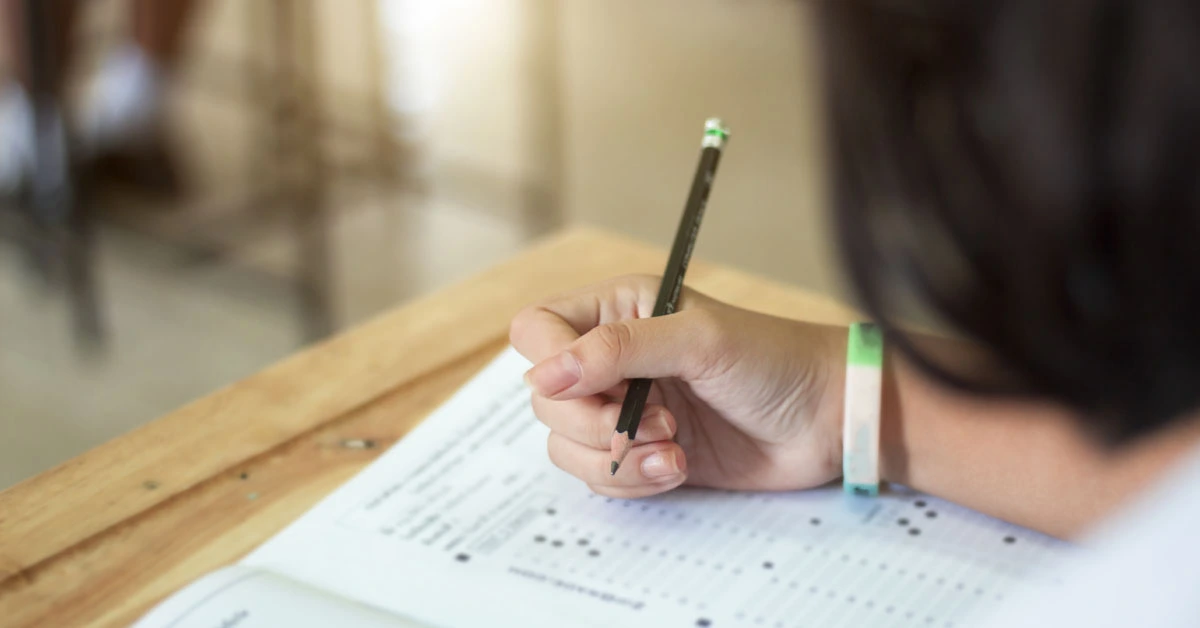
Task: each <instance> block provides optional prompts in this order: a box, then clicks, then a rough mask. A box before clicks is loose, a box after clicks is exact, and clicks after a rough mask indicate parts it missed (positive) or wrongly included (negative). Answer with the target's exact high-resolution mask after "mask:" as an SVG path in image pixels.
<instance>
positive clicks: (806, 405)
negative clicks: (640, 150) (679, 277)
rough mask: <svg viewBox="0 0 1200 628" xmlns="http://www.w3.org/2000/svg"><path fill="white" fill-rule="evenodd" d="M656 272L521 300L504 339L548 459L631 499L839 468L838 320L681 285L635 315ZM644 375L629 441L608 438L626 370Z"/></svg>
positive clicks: (821, 475)
mask: <svg viewBox="0 0 1200 628" xmlns="http://www.w3.org/2000/svg"><path fill="white" fill-rule="evenodd" d="M658 283H659V280H658V278H656V277H642V276H637V277H623V278H619V279H614V280H611V281H608V282H605V283H601V284H598V285H595V286H591V287H588V288H585V289H583V290H580V291H577V292H574V293H570V294H565V295H562V296H559V297H556V298H554V299H550V300H548V301H545V302H543V303H540V304H537V305H533V306H530V307H528V308H526V309H525V310H523V311H522V312H521V313H520V314H518V315H517V317H516V318H515V319H514V320H513V322H512V329H511V333H510V337H511V339H512V343H513V346H515V347H516V348H517V350H518V351H520V352H521V354H522V355H524V356H525V357H526V358H528V359H530V360H531V361H533V362H534V363H535V366H534V367H533V368H532V369H531V370H530V371H529V374H528V376H527V377H528V381H529V383H530V386H531V388H532V389H533V391H534V392H533V408H534V411H535V412H536V414H537V416H538V418H539V419H540V420H541V421H542V422H543V423H545V424H546V425H548V426H549V427H550V429H551V434H550V442H549V451H550V458H551V460H553V461H554V463H555V464H556V465H558V466H559V467H561V468H562V469H564V470H566V471H567V472H569V473H571V474H572V475H574V476H576V477H578V478H580V479H582V480H583V481H584V482H587V484H588V485H589V486H590V487H591V488H592V489H593V490H595V491H596V492H598V493H601V494H604V495H609V496H614V497H643V496H647V495H653V494H655V493H660V492H663V491H667V490H670V489H672V488H675V487H677V486H679V485H681V484H683V483H685V482H686V483H688V484H694V485H700V486H712V487H718V488H729V489H758V490H783V489H799V488H808V487H812V486H816V485H819V484H823V483H825V482H828V481H830V480H833V479H835V478H837V477H839V476H840V475H841V457H842V450H841V441H842V439H841V411H842V398H841V397H842V381H843V379H844V372H845V351H846V340H845V339H846V331H845V329H844V328H838V327H828V326H823V325H815V324H810V323H801V322H797V321H791V320H786V319H781V318H775V317H772V316H766V315H764V314H758V313H755V312H750V311H747V310H742V309H738V308H735V307H732V306H730V305H726V304H724V303H721V302H718V301H715V300H713V299H710V298H708V297H706V296H704V295H701V294H698V293H696V292H692V291H688V290H686V289H685V290H684V293H683V295H682V296H681V299H680V306H679V311H677V312H676V313H675V314H672V315H670V316H663V317H658V318H648V317H649V316H650V312H651V310H653V308H654V300H655V297H656V296H657V292H658ZM637 377H649V378H654V379H655V382H654V386H653V388H652V389H651V393H650V399H649V401H648V403H647V404H646V411H645V414H644V415H643V417H642V422H641V425H640V427H639V428H638V432H637V439H636V443H635V445H636V446H635V447H634V448H633V450H632V451H631V452H630V453H629V456H628V457H627V458H626V459H625V462H624V463H623V464H622V465H621V468H620V469H619V470H618V471H617V473H616V475H615V476H611V475H609V462H610V453H609V444H610V439H611V437H612V431H613V427H614V426H615V425H616V422H617V415H618V414H619V413H620V409H621V401H622V399H623V398H624V388H625V382H626V380H628V379H633V378H637Z"/></svg>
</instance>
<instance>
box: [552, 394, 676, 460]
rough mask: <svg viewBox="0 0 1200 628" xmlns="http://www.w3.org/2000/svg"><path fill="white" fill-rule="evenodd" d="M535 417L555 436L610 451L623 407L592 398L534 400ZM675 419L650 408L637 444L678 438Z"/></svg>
mask: <svg viewBox="0 0 1200 628" xmlns="http://www.w3.org/2000/svg"><path fill="white" fill-rule="evenodd" d="M533 413H534V414H536V415H537V417H538V420H540V421H541V422H542V423H545V424H546V426H547V427H549V428H550V430H551V431H552V432H555V433H556V434H561V435H562V436H565V437H566V438H568V439H570V440H573V441H575V442H577V443H581V444H583V445H586V446H588V447H593V448H596V449H604V450H608V447H609V443H610V442H611V440H612V434H613V428H614V427H615V426H616V424H617V418H618V417H619V415H620V414H621V404H620V403H615V402H609V401H604V400H603V399H601V398H599V397H596V396H590V397H584V398H583V399H573V400H571V401H553V400H550V399H546V398H545V397H542V396H540V395H534V396H533ZM675 429H676V424H675V417H674V416H672V415H671V413H670V411H668V410H667V409H666V408H664V407H663V406H660V405H648V406H646V409H645V411H644V412H643V413H642V420H641V422H640V423H639V424H638V430H637V438H636V439H635V443H650V442H653V441H658V440H671V439H673V438H675Z"/></svg>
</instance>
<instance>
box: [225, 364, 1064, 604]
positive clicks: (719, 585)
mask: <svg viewBox="0 0 1200 628" xmlns="http://www.w3.org/2000/svg"><path fill="white" fill-rule="evenodd" d="M528 366H529V364H528V363H527V362H526V361H525V360H524V359H523V358H521V357H520V356H519V355H518V354H516V353H515V352H514V351H512V350H509V351H507V352H505V353H504V354H502V355H501V356H500V357H499V358H498V359H497V360H496V361H495V362H494V363H492V364H491V365H490V366H489V367H488V368H487V369H485V370H484V371H483V372H482V373H481V374H480V375H479V376H478V377H477V378H476V379H474V380H473V381H472V382H470V383H469V384H468V385H467V386H466V387H464V388H463V389H462V390H461V391H459V393H458V394H456V395H455V396H454V397H453V398H452V399H451V400H450V401H449V402H448V403H447V404H446V405H445V406H443V407H442V408H441V409H439V410H438V411H437V412H436V413H434V414H433V415H432V416H431V417H429V418H428V419H427V420H426V421H425V422H424V423H423V424H422V425H421V426H420V427H418V428H417V429H416V430H414V431H413V433H412V434H411V435H409V436H408V437H407V438H405V439H404V440H402V441H401V442H400V443H398V444H397V445H396V446H395V447H393V448H392V449H391V450H390V451H388V452H387V453H385V454H384V455H383V456H382V457H381V458H380V459H379V460H377V461H376V462H375V463H373V464H372V465H371V466H370V467H368V468H367V469H366V470H364V471H363V472H362V473H361V474H360V475H359V476H357V477H355V478H354V479H353V480H351V481H350V482H349V483H347V484H346V485H345V486H343V487H342V488H340V489H339V490H338V491H336V492H335V493H334V494H333V495H331V496H330V497H329V498H328V499H326V500H325V501H323V502H322V503H320V504H319V505H318V506H316V507H315V508H314V509H313V510H312V511H310V512H309V513H308V514H306V515H305V516H304V517H302V518H301V519H299V520H298V521H296V522H295V523H294V524H293V525H292V526H290V527H289V528H288V529H286V530H285V531H284V532H282V533H281V534H280V535H278V536H277V537H275V538H273V539H272V540H270V541H269V542H267V543H266V544H265V545H264V546H263V547H261V548H260V549H259V550H257V551H256V552H254V553H253V554H252V555H250V556H249V557H248V558H247V559H246V561H245V563H246V564H247V565H250V566H254V567H259V568H262V569H268V570H273V571H276V572H278V573H281V574H286V575H287V576H288V577H289V578H293V579H296V580H299V581H301V582H306V583H309V584H311V585H312V586H314V587H317V588H322V589H326V590H329V591H332V592H335V593H336V594H338V595H341V596H344V597H347V598H350V599H354V600H358V601H360V602H363V603H365V604H368V605H371V606H374V607H378V608H381V609H387V610H389V611H391V612H394V613H397V614H399V615H402V616H405V617H411V618H414V619H418V620H421V621H424V622H427V623H429V624H431V625H437V626H509V625H522V626H534V627H537V626H546V627H551V626H553V627H556V628H557V627H561V626H597V627H600V626H603V627H605V628H611V627H612V626H641V625H654V626H713V627H724V626H773V627H780V628H782V627H785V626H787V627H791V626H822V627H825V626H856V627H857V626H862V625H871V626H886V625H920V626H954V625H961V622H962V620H963V618H964V617H966V616H967V614H968V613H975V612H980V611H987V610H989V609H990V608H991V607H995V606H997V605H1001V604H1004V602H1005V600H1006V599H1008V598H1009V597H1010V596H1011V595H1013V594H1014V593H1016V592H1017V591H1018V590H1019V589H1022V588H1026V587H1047V586H1049V587H1052V586H1056V584H1055V583H1054V582H1052V581H1049V580H1048V577H1049V576H1044V575H1042V574H1044V573H1045V572H1046V571H1048V570H1045V569H1043V567H1044V566H1046V565H1047V563H1048V562H1050V561H1052V560H1054V559H1056V558H1057V557H1058V556H1059V555H1060V554H1062V553H1064V552H1067V551H1068V548H1067V546H1066V545H1065V544H1062V543H1060V542H1057V541H1055V540H1053V539H1051V538H1049V537H1046V536H1043V535H1040V534H1037V533H1033V532H1030V531H1028V530H1024V529H1021V528H1017V527H1014V526H1011V525H1008V524H1005V523H1002V522H1000V521H997V520H994V519H990V518H988V517H985V516H983V515H980V514H978V513H974V512H972V511H969V510H966V509H964V508H960V507H957V506H955V505H952V504H949V503H947V502H944V501H941V500H937V499H934V498H930V497H927V496H923V495H920V494H916V493H913V492H911V491H906V490H903V489H897V490H893V491H892V492H890V493H888V494H886V495H882V496H880V497H878V498H849V497H846V496H844V495H843V494H842V492H841V490H840V488H839V487H827V488H823V489H817V490H812V491H803V492H795V493H739V492H729V491H714V490H704V489H683V490H676V491H673V492H671V493H669V494H667V495H664V496H662V497H658V498H653V499H643V500H619V499H609V498H605V497H601V496H598V495H595V494H593V493H591V492H590V491H589V490H588V489H587V487H586V486H584V485H583V484H582V483H581V482H579V481H578V480H576V479H574V478H572V477H570V476H568V475H567V474H565V473H563V472H562V471H560V470H558V469H557V468H555V467H554V466H553V465H552V464H551V463H550V462H549V460H548V458H547V455H546V444H545V443H546V436H547V429H546V428H545V427H544V426H543V425H541V424H540V423H539V422H538V421H537V420H536V418H535V417H534V416H533V413H532V411H531V409H530V405H529V393H528V391H527V390H526V388H525V386H524V384H523V382H522V374H523V373H524V371H525V369H527V368H528Z"/></svg>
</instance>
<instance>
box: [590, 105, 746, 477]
mask: <svg viewBox="0 0 1200 628" xmlns="http://www.w3.org/2000/svg"><path fill="white" fill-rule="evenodd" d="M728 139H729V129H728V128H726V127H725V125H724V124H722V123H721V120H720V119H719V118H709V119H708V120H706V121H705V122H704V139H703V141H702V142H701V143H700V163H699V164H697V165H696V175H695V176H694V177H693V178H692V189H691V192H689V193H688V199H687V204H686V205H684V207H683V216H682V217H681V218H680V219H679V230H678V231H676V232H675V243H674V244H672V245H671V255H670V257H668V258H667V269H666V270H665V271H664V272H663V278H662V283H661V284H659V287H658V299H657V300H656V301H655V302H654V312H653V313H652V314H651V316H665V315H667V314H671V313H673V312H674V311H675V308H676V306H678V305H679V294H680V292H682V291H683V276H684V274H685V273H687V267H688V261H689V260H690V259H691V258H692V249H693V248H694V247H695V246H696V234H698V233H699V232H700V220H701V219H702V218H704V207H705V205H707V204H708V193H709V192H710V191H711V190H712V183H713V177H715V176H716V174H717V163H718V162H719V161H720V160H721V151H722V150H723V149H724V148H725V142H726V141H727V140H728ZM651 383H652V381H651V380H649V379H644V378H641V379H635V380H632V381H630V382H629V390H628V392H626V393H625V401H624V402H623V403H622V404H621V414H620V416H619V418H618V419H617V427H616V429H614V430H613V435H612V443H611V449H612V464H611V465H610V466H609V470H608V472H609V474H611V475H616V474H617V469H618V468H620V466H621V463H622V462H624V461H625V456H627V455H629V450H630V449H632V448H633V439H634V438H635V437H636V436H637V429H638V423H640V422H641V420H642V412H643V411H644V410H645V409H646V398H647V397H648V396H649V394H650V385H651Z"/></svg>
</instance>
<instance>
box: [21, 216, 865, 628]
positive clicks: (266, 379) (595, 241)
mask: <svg viewBox="0 0 1200 628" xmlns="http://www.w3.org/2000/svg"><path fill="white" fill-rule="evenodd" d="M665 259H666V255H665V252H663V251H659V250H657V249H654V248H650V247H647V246H644V245H641V244H637V243H634V242H632V241H630V240H627V239H624V238H621V237H617V236H614V235H611V234H607V233H602V232H597V231H591V230H574V231H570V232H568V233H565V234H563V235H560V236H557V237H555V238H553V239H551V240H548V241H546V242H544V243H542V244H540V245H538V246H535V247H533V248H531V249H530V250H529V251H527V252H526V253H524V254H522V255H520V256H518V257H516V258H515V259H513V260H511V261H509V262H507V263H504V264H501V265H500V266H497V267H495V268H493V269H491V270H489V271H487V272H484V273H482V274H480V275H478V276H476V277H474V278H472V279H470V280H468V281H465V282H463V283H461V284H458V285H456V286H452V287H450V288H447V289H445V290H443V291H441V292H439V293H437V294H434V295H432V296H430V297H427V298H424V299H421V300H419V301H416V302H414V303H412V304H410V305H407V306H404V307H401V308H399V309H397V310H394V311H392V312H389V313H386V314H384V315H382V316H380V317H378V318H376V319H375V320H373V321H371V322H368V323H366V324H364V325H361V326H359V327H357V328H355V329H352V330H350V331H348V332H346V333H344V334H341V335H339V336H336V337H334V338H332V339H330V340H328V341H326V342H323V343H321V344H318V345H315V346H313V347H311V348H309V349H306V350H304V351H301V352H300V353H297V354H296V355H294V356H292V357H290V358H288V359H286V360H284V361H282V362H280V363H279V364H276V365H274V366H272V367H270V368H268V369H266V370H264V371H262V372H261V373H258V374H257V375H254V376H252V377H249V378H247V379H245V380H243V381H241V382H239V383H237V384H234V385H232V386H230V387H228V388H226V389H224V390H220V391H218V392H216V393H213V394H211V395H209V396H207V397H205V398H203V399H200V400H199V401H196V402H194V403H192V404H190V405H188V406H186V407H184V408H182V409H180V410H178V411H176V412H173V413H171V414H169V415H167V416H165V417H162V418H161V419H158V420H157V421H154V422H152V423H150V424H148V425H145V426H144V427H141V428H139V429H137V430H134V431H133V432H131V433H129V434H126V435H125V436H122V437H120V438H118V439H116V440H113V441H111V442H108V443H105V444H104V445H101V446H100V447H97V448H95V449H93V450H92V451H89V452H87V453H85V454H83V455H82V456H79V457H78V458H75V459H74V460H71V461H69V462H67V463H65V464H63V465H61V466H59V467H57V468H55V469H52V470H50V471H47V472H46V473H43V474H41V475H39V476H37V477H35V478H33V479H31V480H29V481H27V482H24V483H22V484H18V485H17V486H15V487H13V488H11V489H9V490H7V491H5V492H3V493H0V625H3V626H33V625H38V626H78V625H104V626H107V625H127V624H128V623H130V622H131V621H133V620H134V619H136V618H137V617H138V616H139V615H140V614H141V613H143V612H145V611H146V610H147V609H148V608H149V607H150V606H152V605H154V604H155V603H156V602H158V601H159V600H161V599H162V598H163V597H165V596H167V595H168V594H170V593H172V592H174V591H176V590H177V589H179V588H181V587H183V586H184V585H186V584H187V583H188V582H190V581H191V580H193V579H195V578H197V577H199V576H201V575H202V574H204V573H206V572H208V571H209V570H211V569H214V568H216V567H218V566H220V565H224V564H228V563H231V562H234V561H236V560H237V559H238V558H240V557H241V556H242V555H244V554H246V553H247V552H249V551H250V550H251V549H253V548H254V547H255V546H257V545H259V544H260V543H262V542H263V541H264V540H266V539H267V538H268V537H270V536H271V535H273V534H275V533H276V532H278V531H279V530H280V529H282V528H283V527H284V526H285V525H286V524H287V523H289V522H290V521H292V520H293V519H295V518H297V517H298V516H300V515H301V514H302V513H303V512H304V511H305V510H307V509H308V508H310V507H311V506H313V505H314V504H315V503H316V502H317V501H318V500H320V499H321V498H322V497H324V496H325V495H326V494H328V493H329V492H330V491H332V490H333V489H334V488H336V487H337V486H338V485H340V484H341V483H343V482H345V481H346V480H348V479H349V478H350V477H351V476H352V475H354V474H355V473H357V472H358V471H359V470H360V469H362V467H363V466H364V465H366V464H367V463H369V462H370V461H371V460H373V459H374V458H375V457H376V456H377V455H379V454H380V452H382V451H383V449H384V448H386V447H388V446H390V445H391V444H392V443H394V442H395V441H396V440H397V439H399V438H400V437H402V436H403V435H404V434H405V433H406V432H408V430H409V429H411V428H412V427H413V426H414V425H415V424H417V423H418V422H419V421H421V419H423V418H424V417H425V416H426V414H428V413H429V412H430V411H431V410H433V409H434V408H435V407H436V406H437V405H438V404H440V403H442V402H443V401H444V400H445V399H446V398H447V397H449V396H450V394H451V393H453V392H454V390H455V389H457V388H458V387H459V386H460V385H462V384H463V383H464V382H465V381H466V380H467V379H469V378H470V377H471V376H472V375H473V374H474V373H475V372H476V371H477V370H478V369H479V368H480V367H482V366H483V365H484V364H485V363H486V362H487V361H488V360H490V359H491V358H492V357H493V356H494V355H495V354H496V353H497V352H499V351H500V349H501V348H503V347H504V345H505V343H506V341H507V329H508V321H509V319H510V318H511V317H512V315H513V314H515V313H516V311H517V310H518V309H520V307H521V306H523V305H525V304H527V303H529V302H531V301H534V300H536V299H538V298H541V297H543V296H547V295H550V294H552V293H555V292H559V291H562V290H565V289H569V288H573V287H576V286H580V285H583V284H587V283H590V282H593V281H597V280H599V279H603V278H605V277H609V276H613V275H619V274H623V273H631V272H650V273H659V272H662V265H663V263H664V262H665ZM688 279H689V284H690V285H692V286H694V287H696V288H697V289H699V290H701V291H703V292H706V293H708V294H710V295H712V296H715V297H717V298H720V299H724V300H727V301H731V302H734V303H738V304H740V305H743V306H745V307H748V308H753V309H757V310H761V311H766V312H770V313H774V314H778V315H784V316H792V317H795V318H803V319H806V320H817V321H828V322H847V321H848V320H849V318H850V316H851V313H850V311H849V310H847V309H845V308H843V307H841V306H839V305H837V304H836V303H834V302H833V301H831V300H829V299H825V298H822V297H818V296H815V295H812V294H809V293H806V292H804V291H802V290H798V289H796V288H791V287H787V286H783V285H780V284H777V283H772V282H769V281H766V280H763V279H760V278H756V277H753V276H750V275H747V274H745V273H741V272H736V271H733V270H729V269H725V268H720V267H716V266H711V265H707V264H703V263H700V262H697V263H696V264H694V265H693V267H692V269H691V271H690V272H689V275H688ZM366 444H370V446H364V445H366Z"/></svg>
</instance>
